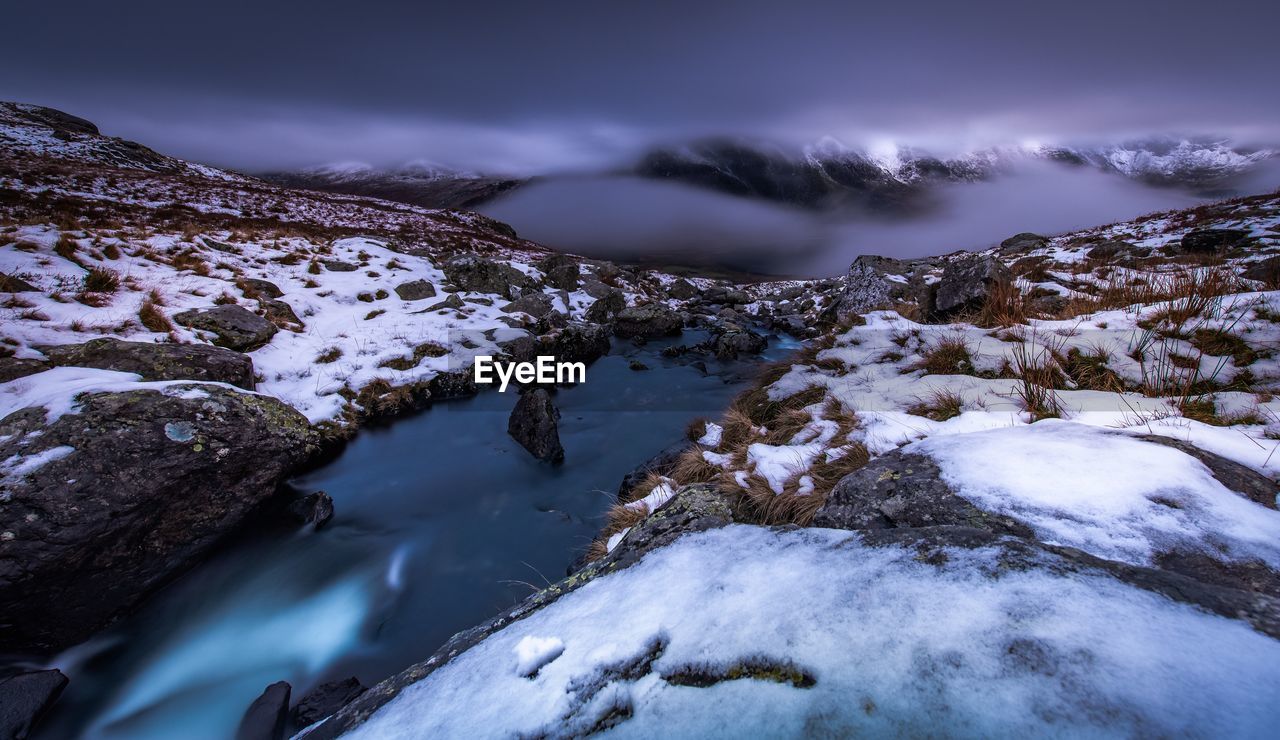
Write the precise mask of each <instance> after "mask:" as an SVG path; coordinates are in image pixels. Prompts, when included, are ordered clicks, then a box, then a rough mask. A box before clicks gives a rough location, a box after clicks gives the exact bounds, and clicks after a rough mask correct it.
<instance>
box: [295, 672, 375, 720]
mask: <svg viewBox="0 0 1280 740" xmlns="http://www.w3.org/2000/svg"><path fill="white" fill-rule="evenodd" d="M367 690H368V689H367V688H365V686H364V684H362V683H360V679H358V678H356V677H355V676H352V677H350V678H344V679H341V680H338V681H329V682H327V683H322V684H320V685H319V686H317V687H315V688H314V689H312V690H311V691H308V692H307V695H306V696H304V697H302V699H301V700H299V701H298V704H297V706H295V707H294V708H293V722H294V724H296V725H297V726H298V727H308V726H310V725H313V724H315V723H316V722H319V721H320V720H322V719H324V718H325V717H328V716H329V715H331V714H333V713H334V712H336V711H338V710H339V709H342V708H343V707H344V706H346V705H347V704H349V703H351V702H353V701H355V700H356V698H357V697H358V696H360V695H361V694H363V693H364V692H365V691H367Z"/></svg>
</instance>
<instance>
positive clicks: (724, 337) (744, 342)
mask: <svg viewBox="0 0 1280 740" xmlns="http://www.w3.org/2000/svg"><path fill="white" fill-rule="evenodd" d="M711 345H712V351H714V352H715V355H716V358H717V359H719V360H736V359H738V357H739V356H741V355H758V354H760V353H761V352H763V351H764V350H765V347H767V346H768V345H769V342H768V341H767V340H766V339H765V338H764V337H762V336H760V335H759V334H756V333H755V332H753V331H751V330H749V329H738V328H736V327H735V328H732V329H729V330H727V331H723V332H720V333H719V334H717V335H716V337H715V339H713V340H712V341H711Z"/></svg>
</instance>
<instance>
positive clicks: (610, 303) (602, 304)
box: [586, 286, 627, 324]
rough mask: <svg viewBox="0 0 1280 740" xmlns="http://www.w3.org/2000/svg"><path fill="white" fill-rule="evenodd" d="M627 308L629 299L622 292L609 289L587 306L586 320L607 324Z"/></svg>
mask: <svg viewBox="0 0 1280 740" xmlns="http://www.w3.org/2000/svg"><path fill="white" fill-rule="evenodd" d="M606 287H607V286H606ZM626 307H627V297H626V296H625V295H624V294H623V293H622V291H620V290H618V289H617V288H608V290H607V291H605V292H604V293H603V294H602V295H601V296H600V297H599V298H597V299H596V300H595V302H594V303H592V304H591V305H590V306H587V313H586V319H587V321H590V322H593V323H596V324H607V323H609V322H610V321H613V318H614V317H615V316H617V315H618V314H619V313H620V312H621V311H622V309H624V308H626Z"/></svg>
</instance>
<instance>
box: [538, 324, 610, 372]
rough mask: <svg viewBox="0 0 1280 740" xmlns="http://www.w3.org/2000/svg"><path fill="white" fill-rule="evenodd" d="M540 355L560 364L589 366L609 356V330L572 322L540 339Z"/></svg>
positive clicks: (596, 325) (597, 325) (598, 326)
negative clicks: (547, 356)
mask: <svg viewBox="0 0 1280 740" xmlns="http://www.w3.org/2000/svg"><path fill="white" fill-rule="evenodd" d="M540 341H541V348H540V349H541V352H540V353H541V354H546V355H551V356H553V357H555V358H556V359H557V360H559V361H562V362H583V363H587V364H590V363H592V362H595V361H596V360H598V359H600V358H601V357H604V356H605V355H607V354H609V349H610V341H609V330H608V329H607V328H606V327H604V326H601V325H600V324H592V323H589V322H582V321H574V322H570V323H569V324H567V325H566V326H564V327H563V328H561V329H559V330H557V331H555V332H553V333H550V334H548V335H546V336H543V337H542V338H541V340H540Z"/></svg>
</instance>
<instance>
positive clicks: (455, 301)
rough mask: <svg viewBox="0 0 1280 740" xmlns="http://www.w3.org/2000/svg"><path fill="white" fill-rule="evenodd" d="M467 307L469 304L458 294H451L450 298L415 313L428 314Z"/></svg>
mask: <svg viewBox="0 0 1280 740" xmlns="http://www.w3.org/2000/svg"><path fill="white" fill-rule="evenodd" d="M466 305H467V304H466V303H464V302H463V300H462V298H461V297H459V296H458V294H457V293H450V294H449V297H448V298H445V299H444V300H443V301H440V302H438V303H433V304H431V305H430V306H427V307H426V308H424V309H422V310H421V311H414V313H426V312H428V311H441V310H444V309H446V308H453V309H459V308H464V307H465V306H466Z"/></svg>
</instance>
